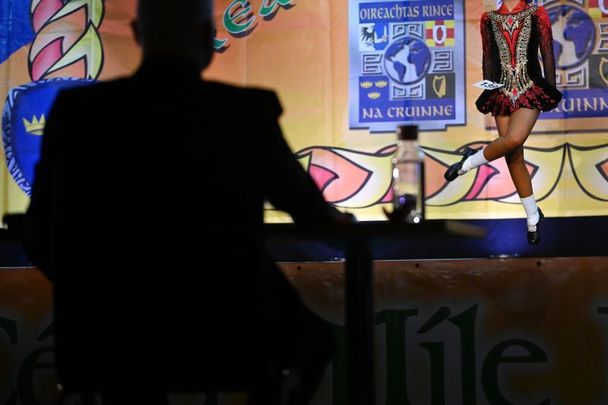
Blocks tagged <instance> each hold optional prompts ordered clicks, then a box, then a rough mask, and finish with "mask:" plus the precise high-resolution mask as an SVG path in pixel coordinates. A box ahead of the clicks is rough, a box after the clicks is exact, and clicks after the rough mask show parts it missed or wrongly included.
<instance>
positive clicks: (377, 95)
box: [367, 91, 381, 100]
mask: <svg viewBox="0 0 608 405" xmlns="http://www.w3.org/2000/svg"><path fill="white" fill-rule="evenodd" d="M380 95H381V94H380V93H378V92H376V91H374V92H371V93H367V97H369V98H371V99H372V100H377V99H379V98H380Z"/></svg>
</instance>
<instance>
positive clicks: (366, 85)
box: [361, 81, 374, 89]
mask: <svg viewBox="0 0 608 405" xmlns="http://www.w3.org/2000/svg"><path fill="white" fill-rule="evenodd" d="M373 85H374V83H372V82H370V81H367V82H362V83H361V87H363V88H364V89H369V88H370V87H372V86H373Z"/></svg>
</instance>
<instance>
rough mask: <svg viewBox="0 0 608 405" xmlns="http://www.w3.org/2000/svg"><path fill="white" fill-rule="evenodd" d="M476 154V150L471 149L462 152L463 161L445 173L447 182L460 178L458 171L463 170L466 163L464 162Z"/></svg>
mask: <svg viewBox="0 0 608 405" xmlns="http://www.w3.org/2000/svg"><path fill="white" fill-rule="evenodd" d="M475 153H477V151H476V150H475V149H471V148H468V147H467V148H464V151H463V152H462V159H460V162H457V163H454V164H453V165H452V166H450V167H448V170H446V171H445V173H444V174H443V177H444V178H445V179H446V180H447V181H452V180H454V179H455V178H456V177H458V176H459V173H458V170H460V169H461V168H462V164H463V163H464V161H465V160H467V158H468V157H469V156H473V155H474V154H475Z"/></svg>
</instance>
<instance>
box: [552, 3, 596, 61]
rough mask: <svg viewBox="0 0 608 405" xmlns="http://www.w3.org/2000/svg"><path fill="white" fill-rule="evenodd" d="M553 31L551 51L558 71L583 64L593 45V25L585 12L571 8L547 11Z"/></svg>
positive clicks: (565, 7) (559, 7) (560, 7)
mask: <svg viewBox="0 0 608 405" xmlns="http://www.w3.org/2000/svg"><path fill="white" fill-rule="evenodd" d="M547 13H548V14H549V18H550V19H551V26H552V29H553V51H554V53H555V62H556V64H557V67H559V68H560V69H569V68H573V67H576V66H578V65H580V64H581V63H583V62H584V61H585V60H586V59H587V57H588V56H589V54H590V53H591V52H592V51H593V46H594V45H595V25H594V23H593V20H592V19H591V17H589V15H588V14H587V13H585V11H583V10H581V9H579V8H577V7H573V6H557V7H552V8H550V9H548V10H547Z"/></svg>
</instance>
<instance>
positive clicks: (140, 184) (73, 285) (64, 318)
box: [28, 60, 332, 389]
mask: <svg viewBox="0 0 608 405" xmlns="http://www.w3.org/2000/svg"><path fill="white" fill-rule="evenodd" d="M280 114H281V106H280V105H279V102H278V100H277V97H276V96H275V94H274V93H272V92H270V91H264V90H256V89H249V88H239V87H233V86H228V85H225V84H220V83H214V82H207V81H202V80H200V76H199V74H198V72H197V71H196V69H193V68H192V67H191V66H189V65H188V64H187V63H185V62H184V61H180V60H173V61H167V62H161V61H147V62H145V63H144V65H143V67H142V68H141V69H140V71H139V72H138V73H136V74H135V75H134V76H133V77H131V78H126V79H121V80H116V81H112V82H107V83H99V84H95V85H91V86H88V87H82V88H77V89H70V90H66V91H64V92H62V93H61V94H60V95H59V96H58V98H57V100H56V102H55V104H54V107H53V109H52V111H51V113H50V115H49V117H48V120H47V126H46V130H45V135H44V140H43V150H42V155H41V159H40V162H39V164H38V168H37V172H36V179H35V183H34V188H33V193H32V201H31V205H30V208H29V211H28V218H29V222H30V225H31V230H32V237H31V240H30V252H31V255H32V259H33V260H34V261H35V262H36V263H38V264H39V265H40V266H41V268H42V269H43V271H44V272H45V273H46V274H48V276H49V277H50V278H51V279H52V280H53V281H54V284H55V294H56V296H55V301H56V307H55V309H56V312H55V324H56V350H57V364H58V370H59V378H60V380H61V381H62V382H63V383H64V384H70V383H72V384H74V385H78V386H81V387H83V386H84V387H88V386H91V389H95V388H97V387H99V386H104V385H107V384H114V385H117V384H134V383H136V382H141V383H142V384H144V385H145V386H148V387H149V386H154V384H157V385H158V384H161V385H162V384H165V385H170V386H171V388H172V389H180V388H186V389H187V388H189V387H191V388H200V387H201V385H202V386H205V385H209V386H214V384H215V385H217V384H220V385H221V384H223V382H226V381H231V382H232V383H234V384H237V382H238V381H241V382H242V383H243V384H249V382H248V381H251V378H250V377H251V376H252V375H256V374H260V372H259V367H260V364H261V363H260V362H263V361H264V359H266V358H268V357H269V356H272V352H273V348H274V347H276V344H277V343H278V341H279V340H281V339H284V338H285V337H284V336H281V330H280V328H277V319H276V318H273V315H272V310H270V311H269V308H272V307H273V306H276V305H277V302H276V294H274V292H273V291H272V288H273V287H271V285H272V283H273V282H272V280H271V279H272V277H270V276H269V273H270V272H271V271H272V270H271V268H272V267H269V266H267V265H266V264H265V261H266V260H267V258H266V253H265V251H264V248H263V217H262V216H263V203H264V201H265V200H266V199H267V200H269V201H270V202H271V203H272V204H273V205H274V206H275V207H277V208H279V209H283V210H286V211H288V212H289V213H290V214H291V215H292V216H293V217H294V219H295V220H296V221H300V222H309V223H310V222H313V223H314V222H321V221H326V220H329V219H331V216H332V210H331V209H330V208H329V207H328V206H327V205H326V203H325V201H324V200H323V198H322V196H321V194H320V193H319V191H318V190H317V188H316V186H315V185H314V183H313V182H312V181H311V179H310V177H309V176H308V175H307V174H306V172H305V171H304V170H303V169H302V167H301V166H300V165H299V163H298V162H297V161H296V160H295V158H294V157H293V155H292V152H291V151H290V149H289V147H288V145H287V144H286V142H285V140H284V139H283V136H282V134H281V130H280V127H279V125H278V123H277V119H278V117H279V115H280ZM278 305H281V304H280V303H279V304H278ZM218 367H219V368H218ZM222 367H223V368H222ZM234 384H233V385H234Z"/></svg>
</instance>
